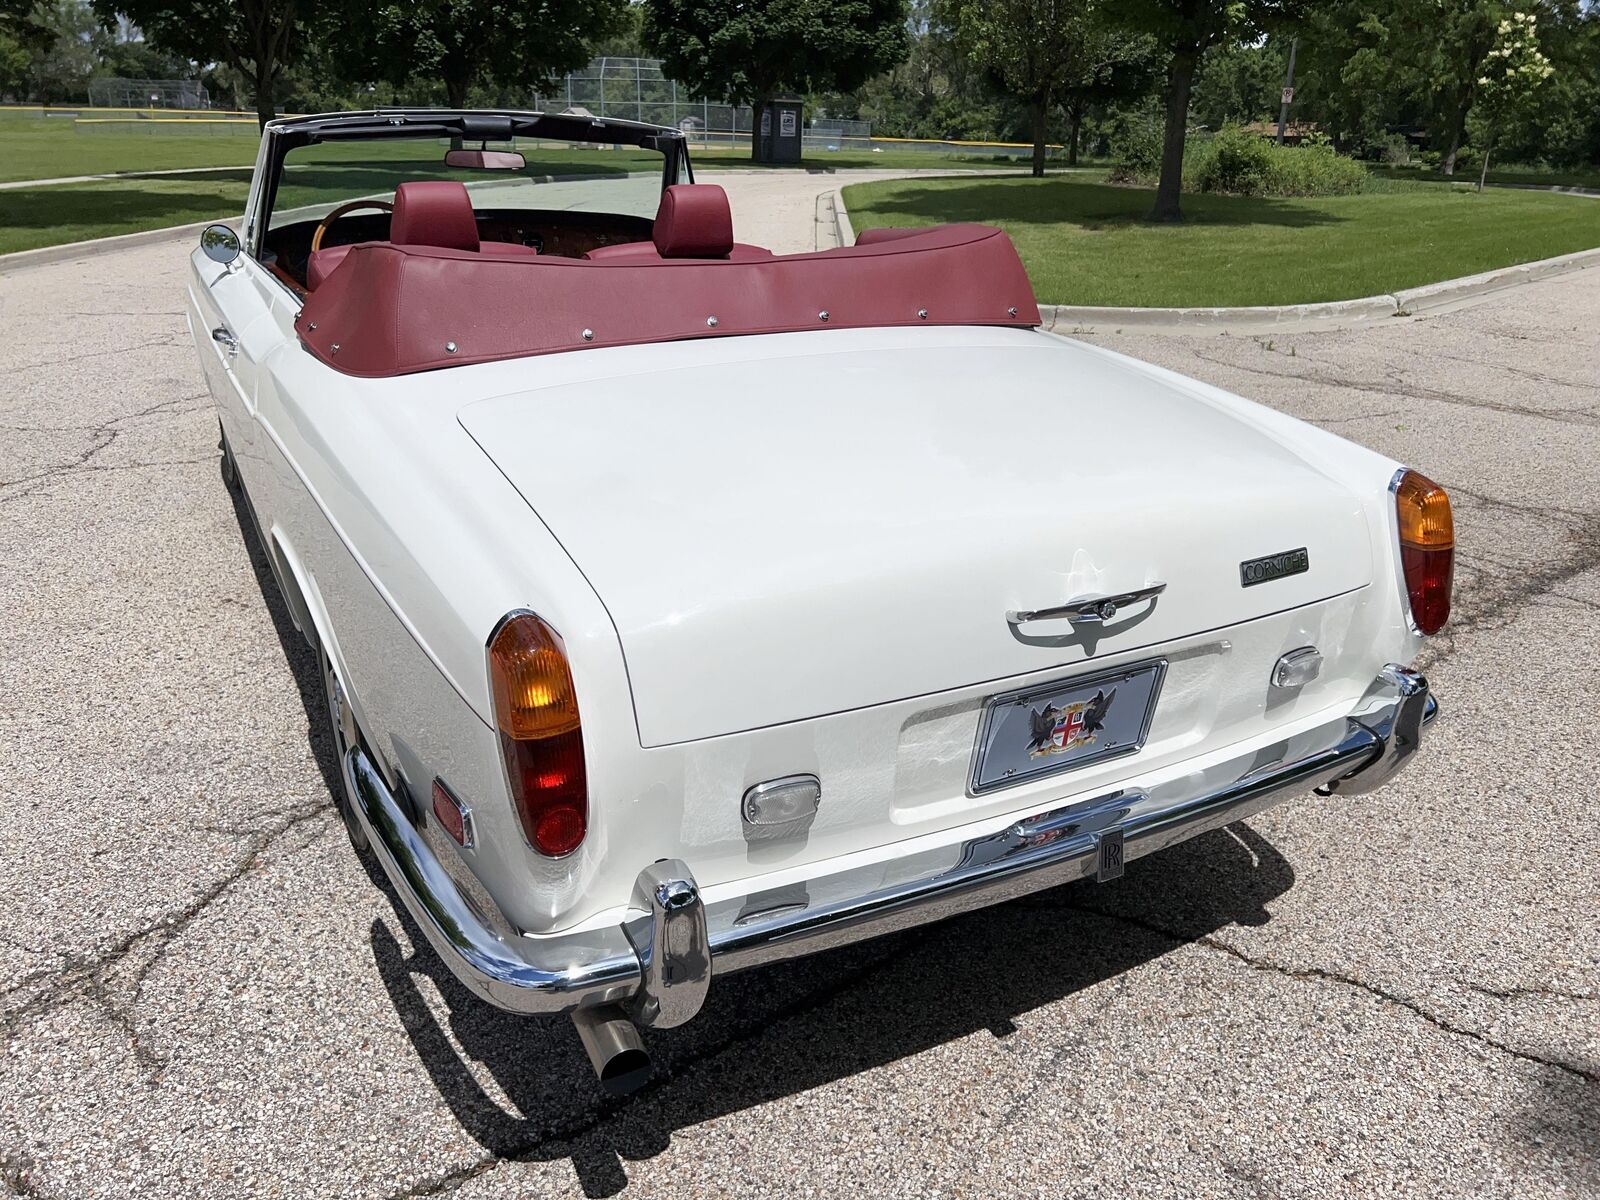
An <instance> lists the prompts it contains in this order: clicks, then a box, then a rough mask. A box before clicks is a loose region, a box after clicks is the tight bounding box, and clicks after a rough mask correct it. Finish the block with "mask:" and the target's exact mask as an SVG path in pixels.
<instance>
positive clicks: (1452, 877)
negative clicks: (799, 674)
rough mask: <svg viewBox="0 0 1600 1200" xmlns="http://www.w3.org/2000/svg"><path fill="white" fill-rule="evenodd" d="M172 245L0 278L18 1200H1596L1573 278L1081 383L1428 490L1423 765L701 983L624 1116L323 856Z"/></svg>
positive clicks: (1599, 373) (253, 553)
mask: <svg viewBox="0 0 1600 1200" xmlns="http://www.w3.org/2000/svg"><path fill="white" fill-rule="evenodd" d="M188 250H189V243H188V242H187V240H185V241H183V242H178V241H173V242H169V243H162V244H156V245H147V246H143V247H139V248H135V249H128V250H124V251H120V252H117V253H114V254H108V255H104V256H101V257H96V258H90V259H84V260H81V261H77V262H68V263H62V264H58V265H54V266H48V267H39V268H35V269H29V270H27V271H24V272H20V273H16V274H13V275H10V276H6V277H3V278H0V327H3V328H4V330H5V332H6V336H5V337H4V338H3V339H0V600H3V606H4V620H3V622H0V662H3V664H4V676H3V678H4V688H3V702H0V806H3V808H0V811H3V814H4V820H3V821H0V905H3V917H4V919H3V921H0V1033H3V1038H4V1052H3V1054H0V1188H3V1189H6V1190H9V1191H10V1192H13V1193H16V1194H20V1195H27V1196H39V1197H73V1198H78V1197H119V1198H121V1197H133V1196H138V1197H144V1196H159V1197H163V1198H171V1197H213V1196H284V1197H302V1196H341V1197H342V1196H375V1197H389V1196H395V1197H399V1196H429V1195H452V1196H460V1197H474V1198H476V1197H511V1196H528V1195H540V1196H567V1195H577V1194H584V1195H589V1196H609V1195H614V1194H617V1193H619V1192H626V1193H627V1194H628V1195H640V1196H648V1195H656V1194H662V1195H667V1194H670V1195H673V1196H750V1195H762V1194H769V1195H786V1196H787V1195H816V1196H834V1195H840V1194H851V1195H885V1196H887V1195H894V1196H900V1195H912V1194H915V1195H924V1196H983V1197H990V1196H1049V1197H1056V1196H1079V1195H1081V1196H1098V1195H1112V1196H1124V1195H1150V1196H1184V1197H1189V1196H1201V1195H1205V1196H1240V1197H1246V1196H1258V1195H1259V1196H1282V1197H1299V1196H1367V1195H1374V1194H1383V1195H1409V1196H1428V1197H1442V1196H1452V1197H1453V1196H1462V1197H1464V1196H1508V1197H1509V1196H1516V1197H1533V1196H1585V1195H1587V1196H1595V1195H1600V832H1597V822H1596V815H1597V802H1600V795H1597V793H1600V786H1597V769H1596V763H1597V758H1600V736H1597V730H1596V727H1597V722H1596V717H1597V714H1600V688H1597V684H1596V679H1597V676H1600V672H1597V668H1600V662H1597V658H1600V650H1597V648H1600V334H1597V331H1600V270H1593V271H1589V272H1586V273H1580V274H1576V275H1571V276H1568V277H1565V278H1562V279H1558V280H1553V281H1548V282H1544V283H1539V284H1536V285H1532V286H1529V287H1525V288H1523V289H1521V290H1518V291H1515V292H1509V293H1505V294H1502V295H1500V296H1498V297H1496V298H1494V299H1492V300H1490V301H1488V302H1486V303H1483V304H1481V305H1479V306H1477V307H1474V308H1471V309H1466V310H1463V311H1459V312H1456V313H1452V314H1448V315H1444V316H1438V317H1433V318H1429V319H1410V320H1397V321H1395V322H1394V323H1392V324H1386V325H1382V326H1379V327H1375V328H1370V329H1364V330H1358V331H1350V332H1340V333H1317V334H1299V335H1293V336H1279V337H1276V338H1266V337H1261V338H1251V337H1220V336H1185V337H1151V336H1148V335H1136V334H1128V335H1126V336H1114V335H1108V336H1104V337H1101V338H1099V339H1097V340H1099V341H1101V342H1102V343H1104V344H1108V345H1112V346H1115V347H1116V348H1118V349H1121V350H1125V351H1127V352H1129V353H1132V354H1136V355H1140V356H1142V357H1146V358H1149V359H1151V360H1154V361H1157V362H1160V363H1162V364H1164V365H1167V366H1171V367H1174V368H1176V369H1178V370H1180V371H1184V372H1187V373H1189V374H1192V375H1196V376H1199V377H1201V378H1204V379H1206V380H1209V381H1211V382H1214V383H1217V384H1220V385H1222V386H1224V387H1227V388H1230V389H1233V390H1235V391H1238V392H1241V393H1243V394H1244V395H1247V396H1250V397H1253V398H1255V399H1258V400H1262V401H1264V402H1266V403H1268V404H1271V405H1274V406H1276V407H1279V408H1282V409H1285V410H1287V411H1289V412H1292V413H1294V414H1295V415H1297V416H1300V417H1304V418H1306V419H1307V420H1310V421H1313V422H1316V423H1318V424H1321V425H1323V426H1326V427H1328V428H1330V429H1334V430H1337V431H1338V432H1340V433H1341V434H1344V435H1345V436H1347V437H1351V438H1354V439H1356V440H1358V441H1361V442H1363V443H1365V444H1367V445H1370V446H1373V447H1375V448H1377V449H1380V450H1382V451H1384V452H1385V453H1388V454H1390V455H1393V456H1394V457H1396V458H1399V459H1402V460H1404V461H1407V462H1410V463H1413V464H1415V465H1416V466H1417V467H1419V468H1420V469H1422V470H1423V471H1425V472H1426V473H1427V474H1428V475H1430V476H1432V477H1433V478H1434V479H1436V480H1438V481H1439V482H1441V483H1443V484H1444V485H1445V486H1446V487H1447V488H1449V489H1450V491H1451V493H1452V495H1453V496H1454V498H1455V503H1456V514H1457V524H1458V536H1459V547H1460V549H1459V568H1458V571H1459V575H1458V598H1457V616H1456V620H1455V622H1454V624H1453V626H1452V628H1451V630H1450V632H1449V634H1448V635H1447V636H1445V637H1442V638H1440V639H1438V640H1437V641H1436V642H1435V643H1434V644H1433V645H1432V646H1431V647H1430V649H1429V651H1428V652H1427V654H1426V656H1425V659H1424V661H1423V664H1422V665H1423V666H1424V667H1425V669H1426V670H1427V671H1428V673H1429V675H1430V677H1431V678H1432V680H1433V683H1434V686H1435V688H1436V690H1437V691H1438V693H1439V695H1440V698H1441V700H1442V703H1443V705H1444V716H1443V717H1442V718H1441V720H1440V721H1439V722H1438V723H1437V724H1436V725H1435V726H1434V727H1433V729H1432V731H1431V734H1430V737H1429V745H1428V746H1427V752H1426V753H1425V754H1424V755H1422V756H1421V758H1420V761H1419V762H1418V763H1417V764H1416V765H1415V766H1414V767H1412V768H1411V769H1410V770H1409V771H1408V772H1407V773H1406V774H1405V775H1404V776H1402V777H1401V780H1400V781H1399V783H1398V784H1397V785H1395V786H1392V787H1390V788H1388V789H1387V790H1385V791H1383V792H1380V793H1378V794H1376V795H1374V796H1370V797H1360V798H1345V799H1318V798H1315V797H1311V796H1307V797H1305V798H1304V799H1302V800H1298V801H1295V802H1292V803H1290V804H1288V805H1285V806H1283V807H1281V808H1279V809H1277V810H1275V811H1273V812H1271V813H1269V814H1267V815H1265V816H1263V817H1260V818H1257V819H1254V820H1252V821H1250V822H1249V823H1248V824H1241V825H1237V826H1234V827H1232V828H1231V829H1228V830H1224V831H1220V832H1218V833H1215V834H1212V835H1210V836H1207V837H1205V838H1202V839H1199V840H1197V841H1194V842H1191V843H1188V844H1187V845H1184V846H1182V847H1178V848H1176V849H1174V850H1171V851H1168V852H1166V853H1164V854H1161V855H1159V856H1155V857H1152V858H1147V859H1144V860H1141V861H1139V862H1137V863H1134V864H1132V865H1131V866H1130V869H1129V871H1128V873H1127V875H1126V877H1125V878H1123V879H1122V880H1121V881H1119V882H1117V883H1115V884H1108V885H1104V886H1096V885H1094V884H1092V883H1090V884H1082V885H1074V886H1069V887H1065V888H1061V889H1059V890H1056V891H1052V892H1047V893H1044V894H1041V895H1038V896H1035V897H1032V898H1030V899H1027V900H1024V901H1019V902H1016V903H1013V904H1010V905H1007V906H1004V907H1000V908H996V909H991V910H987V911H984V912H979V913H974V914H970V915H967V916H964V917H960V918H957V919H955V920H952V921H950V922H948V923H946V924H943V925H940V926H936V927H932V928H928V929H924V930H921V931H918V932H916V933H913V934H907V935H902V936H897V937H893V938H890V939H887V940H883V941H879V942H874V943H870V944H867V945H863V946H858V947H853V948H851V949H848V950H845V951H840V952H836V953H833V954H830V955H827V956H824V957H819V958H815V959H811V960H808V961H804V962H798V963H791V964H787V965H783V966H779V967H775V968H772V969H768V970H763V971H757V972H751V973H746V974H744V975H740V976H737V977H733V978H729V979H724V980H720V981H719V982H718V983H717V985H716V986H715V987H714V988H713V989H712V995H711V1000H710V1002H709V1006H708V1011H707V1012H706V1013H705V1014H704V1015H703V1016H702V1018H701V1019H700V1020H698V1021H696V1022H695V1023H694V1024H693V1025H692V1026H690V1027H688V1028H685V1029H679V1030H673V1031H668V1032H665V1033H662V1034H658V1035H652V1036H651V1038H650V1041H651V1045H652V1049H653V1050H654V1052H655V1055H656V1058H657V1061H658V1063H659V1068H660V1069H659V1071H658V1073H657V1075H656V1077H655V1080H654V1081H653V1082H652V1083H651V1084H650V1085H649V1086H648V1087H647V1088H646V1089H645V1090H644V1091H643V1092H641V1093H639V1094H637V1095H635V1096H633V1097H630V1098H627V1099H624V1100H612V1099H607V1098H604V1097H603V1096H602V1094H601V1093H600V1091H599V1089H598V1087H597V1086H596V1085H595V1083H594V1081H593V1078H592V1076H591V1074H590V1071H589V1069H588V1066H587V1064H586V1062H585V1060H584V1057H583V1053H582V1051H581V1049H580V1047H579V1045H578V1042H577V1039H576V1037H575V1036H574V1034H573V1032H572V1030H571V1029H570V1027H569V1026H568V1025H567V1024H566V1023H565V1022H562V1021H550V1022H539V1021H530V1020H518V1019H513V1018H511V1017H509V1016H505V1015H502V1014H500V1013H497V1012H495V1011H492V1010H490V1009H488V1008H486V1007H485V1006H484V1005H482V1004H480V1003H478V1002H477V1001H475V1000H473V999H472V998H471V997H469V996H468V995H466V994H465V993H464V992H463V990H462V989H461V987H459V986H458V985H457V984H456V983H455V982H454V981H453V980H452V979H451V977H450V976H449V975H448V973H447V972H446V971H445V970H444V968H443V967H442V965H441V963H440V962H439V961H438V959H437V958H436V957H435V956H434V955H433V954H432V952H431V951H430V950H429V949H428V948H427V947H426V945H425V944H423V943H422V942H421V941H420V938H419V935H418V933H417V931H416V930H415V929H414V928H413V927H412V926H411V925H410V924H409V922H408V919H407V918H406V917H405V916H404V915H403V913H402V911H401V910H400V909H399V908H398V907H397V903H396V901H395V899H394V898H393V896H392V895H391V894H390V893H388V892H387V891H386V890H385V889H384V887H382V886H380V880H378V879H377V878H376V877H375V875H374V873H373V871H372V869H370V868H369V867H368V866H367V865H365V864H364V863H363V862H362V860H360V859H358V858H357V856H356V855H355V854H354V853H353V852H352V851H351V849H350V847H349V845H348V843H347V841H346V838H345V835H344V832H343V830H342V828H341V827H340V824H339V822H338V820H337V819H336V817H335V814H334V811H333V808H332V805H331V802H330V798H329V795H330V794H329V789H328V782H329V772H330V763H329V761H328V746H327V745H326V744H325V742H324V740H323V737H322V733H321V726H320V723H319V722H320V717H318V716H316V715H315V714H316V713H317V712H318V709H317V707H316V706H317V704H318V702H319V687H320V685H319V683H318V681H317V679H316V672H315V664H314V663H313V661H312V659H311V657H310V655H309V654H308V653H307V651H306V650H305V648H304V647H303V645H302V644H300V642H299V641H298V639H297V637H296V635H295V634H294V633H293V630H292V628H291V627H290V625H289V622H288V619H287V616H286V614H285V611H284V608H283V605H282V603H281V602H280V600H279V598H278V596H277V595H276V593H275V592H274V591H273V590H272V587H271V584H270V581H269V579H268V576H267V574H266V568H265V564H264V561H263V560H262V558H261V555H260V551H259V549H258V548H257V547H256V545H255V544H254V542H253V540H251V539H250V538H248V537H245V536H243V535H242V534H241V513H240V511H239V510H238V509H237V508H236V507H235V505H234V504H233V503H232V501H231V500H230V497H229V495H228V493H227V492H226V491H225V490H224V488H223V486H222V483H221V481H220V479H219V477H218V470H217V454H216V421H215V418H214V416H213V411H212V407H211V402H210V400H209V398H208V397H207V396H206V395H205V390H204V386H203V384H202V382H201V377H200V373H199V370H198V368H197V365H196V361H195V355H194V351H193V348H192V346H191V344H190V342H189V340H188V337H187V335H186V333H185V331H184V322H183V316H182V309H181V295H182V288H183V281H184V272H185V269H186V258H187V254H188Z"/></svg>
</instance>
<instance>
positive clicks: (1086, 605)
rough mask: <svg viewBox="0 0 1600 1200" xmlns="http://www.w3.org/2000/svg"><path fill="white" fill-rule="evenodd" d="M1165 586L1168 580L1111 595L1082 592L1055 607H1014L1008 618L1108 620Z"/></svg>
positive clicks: (1016, 621) (1021, 620)
mask: <svg viewBox="0 0 1600 1200" xmlns="http://www.w3.org/2000/svg"><path fill="white" fill-rule="evenodd" d="M1166 590H1167V585H1166V584H1164V583H1152V584H1150V585H1148V586H1147V587H1142V588H1135V589H1134V590H1133V591H1131V592H1117V593H1115V594H1114V595H1109V596H1080V597H1078V599H1076V600H1069V601H1067V602H1066V603H1065V604H1062V605H1060V606H1058V607H1056V608H1035V609H1012V610H1011V611H1010V612H1008V613H1007V614H1006V620H1007V621H1009V622H1010V623H1011V624H1013V625H1022V624H1025V623H1026V622H1028V621H1054V620H1058V619H1059V618H1061V617H1065V618H1066V619H1067V620H1069V621H1071V622H1073V623H1074V624H1076V623H1077V622H1079V621H1109V620H1111V618H1112V617H1114V616H1116V615H1117V610H1118V609H1120V608H1124V607H1126V606H1127V605H1129V604H1137V603H1139V601H1141V600H1154V599H1155V598H1156V597H1157V596H1159V595H1161V593H1162V592H1164V591H1166Z"/></svg>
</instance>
